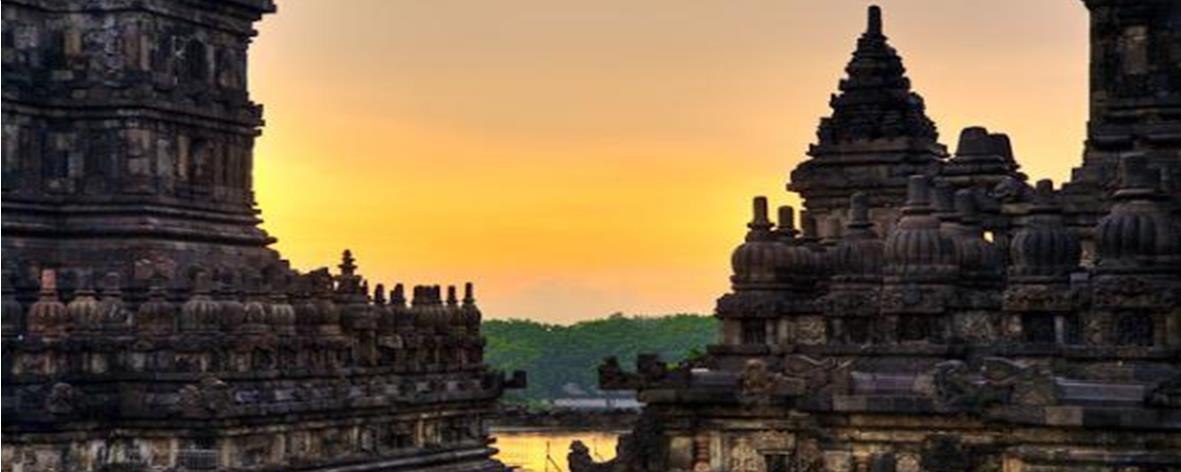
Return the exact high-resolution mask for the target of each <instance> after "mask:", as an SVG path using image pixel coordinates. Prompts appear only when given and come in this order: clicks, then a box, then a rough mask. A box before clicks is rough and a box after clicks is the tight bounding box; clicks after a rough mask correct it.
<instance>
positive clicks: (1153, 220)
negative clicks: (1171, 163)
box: [1095, 157, 1181, 274]
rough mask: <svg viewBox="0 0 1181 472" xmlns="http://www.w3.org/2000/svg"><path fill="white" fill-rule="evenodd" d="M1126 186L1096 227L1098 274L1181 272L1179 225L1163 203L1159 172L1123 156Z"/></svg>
mask: <svg viewBox="0 0 1181 472" xmlns="http://www.w3.org/2000/svg"><path fill="white" fill-rule="evenodd" d="M1120 177H1121V181H1122V185H1121V186H1120V188H1119V190H1117V191H1116V192H1115V194H1114V196H1113V197H1112V199H1113V201H1114V203H1113V204H1112V207H1111V210H1110V211H1108V213H1107V215H1106V216H1104V217H1103V218H1102V219H1101V220H1100V221H1099V225H1098V227H1097V228H1096V231H1095V238H1096V242H1097V246H1098V263H1097V264H1096V265H1097V268H1098V270H1099V272H1100V273H1108V274H1110V273H1164V274H1176V273H1178V272H1181V229H1179V228H1178V225H1177V221H1176V220H1175V219H1173V218H1172V217H1171V216H1170V215H1169V213H1168V211H1167V209H1166V207H1165V206H1164V204H1163V202H1164V201H1165V198H1166V197H1165V196H1164V195H1162V194H1161V193H1160V190H1159V188H1160V171H1159V170H1158V169H1155V168H1150V167H1148V166H1147V163H1146V162H1145V160H1144V159H1143V158H1140V157H1129V158H1125V159H1124V162H1123V168H1122V169H1121V172H1120Z"/></svg>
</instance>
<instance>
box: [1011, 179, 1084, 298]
mask: <svg viewBox="0 0 1181 472" xmlns="http://www.w3.org/2000/svg"><path fill="white" fill-rule="evenodd" d="M1053 192H1054V188H1053V183H1052V182H1050V181H1049V180H1041V181H1038V183H1037V187H1036V193H1035V195H1034V203H1033V205H1032V206H1031V207H1030V209H1029V213H1028V214H1027V215H1026V216H1025V217H1024V218H1022V220H1021V223H1020V227H1019V228H1018V229H1017V231H1016V232H1015V233H1013V238H1012V241H1011V242H1010V243H1009V260H1010V265H1009V279H1010V280H1012V281H1016V282H1037V281H1047V282H1053V281H1058V282H1061V281H1065V280H1067V279H1068V278H1069V276H1070V273H1071V272H1074V271H1075V270H1077V269H1078V265H1079V257H1080V253H1081V249H1080V247H1079V242H1078V238H1077V237H1076V236H1075V235H1074V233H1073V232H1072V231H1070V230H1069V229H1068V228H1067V227H1066V226H1065V225H1064V223H1063V220H1062V207H1061V206H1059V205H1058V203H1057V199H1056V197H1055V196H1054V193H1053Z"/></svg>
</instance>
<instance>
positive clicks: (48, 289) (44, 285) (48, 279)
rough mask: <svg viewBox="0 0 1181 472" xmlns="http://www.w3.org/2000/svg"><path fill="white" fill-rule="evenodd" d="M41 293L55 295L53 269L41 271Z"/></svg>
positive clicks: (55, 285) (55, 283)
mask: <svg viewBox="0 0 1181 472" xmlns="http://www.w3.org/2000/svg"><path fill="white" fill-rule="evenodd" d="M41 295H51V296H53V297H55V298H56V297H57V272H55V271H54V270H53V269H45V270H42V271H41Z"/></svg>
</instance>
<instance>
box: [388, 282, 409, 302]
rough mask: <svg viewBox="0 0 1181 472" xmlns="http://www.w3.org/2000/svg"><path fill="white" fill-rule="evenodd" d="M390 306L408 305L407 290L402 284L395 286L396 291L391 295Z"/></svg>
mask: <svg viewBox="0 0 1181 472" xmlns="http://www.w3.org/2000/svg"><path fill="white" fill-rule="evenodd" d="M390 304H393V305H398V306H404V305H406V288H405V287H403V286H402V284H394V291H393V292H391V293H390Z"/></svg>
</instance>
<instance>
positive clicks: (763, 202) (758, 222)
mask: <svg viewBox="0 0 1181 472" xmlns="http://www.w3.org/2000/svg"><path fill="white" fill-rule="evenodd" d="M752 203H753V204H752V210H753V213H754V214H753V215H752V218H751V221H750V223H747V225H746V227H747V228H750V232H748V233H747V236H746V239H747V240H748V241H750V240H751V238H752V237H753V238H755V239H760V238H762V237H764V236H766V235H767V232H768V231H770V230H771V227H772V226H773V225H772V224H771V219H770V218H768V216H767V197H763V196H758V197H755V198H754V201H753V202H752Z"/></svg>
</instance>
